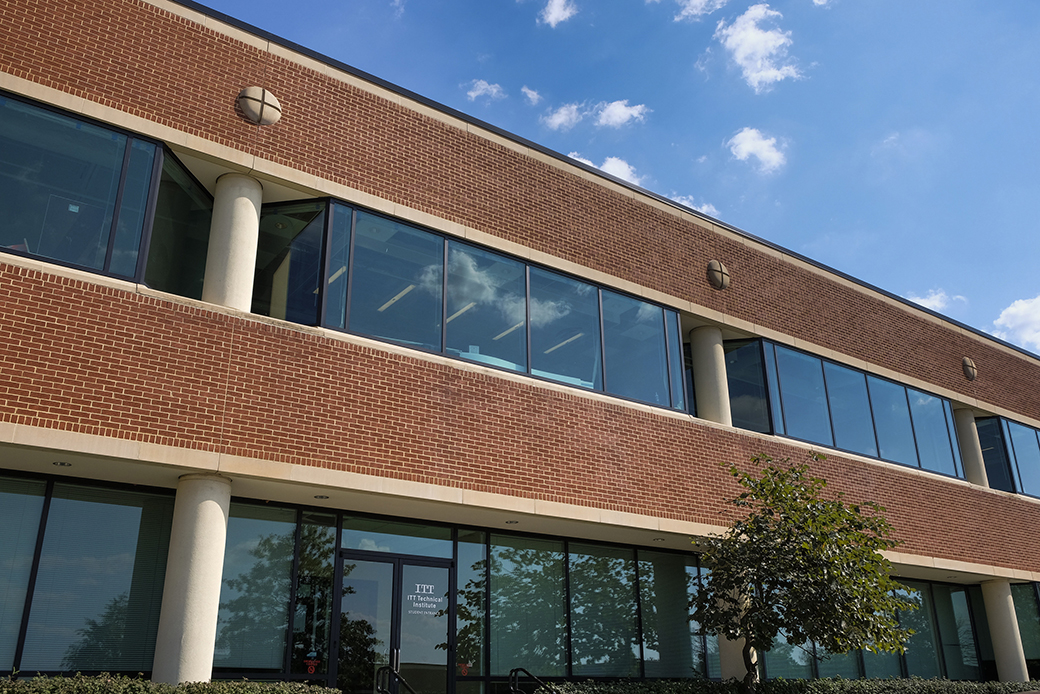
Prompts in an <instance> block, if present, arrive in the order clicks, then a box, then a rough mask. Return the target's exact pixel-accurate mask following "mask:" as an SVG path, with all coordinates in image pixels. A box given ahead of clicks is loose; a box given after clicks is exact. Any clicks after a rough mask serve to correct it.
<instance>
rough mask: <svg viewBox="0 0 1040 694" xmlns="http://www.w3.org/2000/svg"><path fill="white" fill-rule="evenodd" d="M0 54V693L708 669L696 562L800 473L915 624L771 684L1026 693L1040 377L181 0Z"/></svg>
mask: <svg viewBox="0 0 1040 694" xmlns="http://www.w3.org/2000/svg"><path fill="white" fill-rule="evenodd" d="M0 39H2V40H0V210H2V211H3V213H4V216H5V218H6V224H4V225H3V226H2V227H0V357H2V359H0V519H2V522H3V525H4V527H5V528H7V529H8V532H7V539H6V540H5V541H4V543H2V544H0V673H10V672H12V671H19V672H23V673H28V672H33V673H35V672H45V673H55V672H67V671H82V672H91V671H108V672H129V673H137V672H150V673H151V675H152V676H153V678H155V679H160V680H165V681H186V680H198V679H207V678H209V677H211V676H212V677H241V676H248V677H252V678H256V677H261V678H286V679H304V680H311V681H321V682H327V683H329V684H332V685H334V686H339V687H340V688H342V689H345V690H350V691H356V692H363V691H371V689H372V678H373V673H374V672H375V669H376V668H378V667H379V666H381V665H387V664H388V665H392V666H394V667H395V668H396V669H397V670H399V672H400V674H401V675H402V676H403V677H405V678H406V679H407V681H408V682H410V683H411V684H412V685H413V686H414V687H415V688H416V690H417V691H420V692H421V694H439V693H441V692H444V693H448V692H458V694H478V693H480V692H485V691H488V692H490V691H492V690H497V689H500V688H501V687H502V686H503V685H504V682H505V681H506V676H507V675H508V673H509V671H510V670H511V669H512V668H514V667H523V668H526V669H527V670H529V671H531V672H533V673H534V674H536V675H538V676H542V677H560V678H578V679H586V678H589V677H605V678H611V677H637V678H638V677H646V678H652V677H691V676H706V677H726V676H729V675H731V674H734V673H739V671H740V669H741V664H740V662H739V658H738V659H734V657H733V644H730V643H727V642H723V643H722V644H719V643H718V642H717V641H715V640H714V639H712V638H710V637H707V636H705V635H703V634H700V633H698V631H697V630H696V628H695V625H691V624H690V623H689V621H688V620H687V598H688V595H689V592H690V591H691V590H695V589H696V586H697V582H698V580H699V578H698V577H699V575H700V571H701V568H700V567H699V566H698V560H697V556H696V554H694V553H692V552H691V551H690V550H691V546H690V538H691V537H693V538H696V537H698V536H703V535H705V534H708V533H711V532H717V531H719V530H720V529H721V527H722V526H724V525H725V524H726V521H727V517H726V515H725V513H726V512H727V511H726V510H725V503H724V501H725V499H727V498H730V497H731V496H732V495H733V494H734V493H735V487H734V485H733V483H732V481H731V480H730V479H729V478H728V476H727V474H726V473H725V472H724V470H722V469H721V468H720V467H719V462H723V461H725V462H729V461H742V460H747V459H748V458H749V457H750V456H751V455H753V454H755V453H759V452H765V453H768V454H771V455H773V456H779V457H790V458H792V459H795V460H799V459H803V458H804V457H805V456H806V455H807V454H808V453H809V452H810V451H811V450H812V451H819V452H822V453H824V454H826V456H827V459H826V461H825V462H822V463H820V464H818V465H817V466H816V471H817V472H818V473H819V474H820V475H821V476H823V477H825V478H827V479H828V480H829V481H830V482H831V484H832V485H833V486H835V487H837V488H839V489H842V490H844V491H846V492H847V493H848V494H849V495H850V496H851V497H853V498H859V499H873V500H876V501H878V502H880V503H882V504H883V505H884V506H886V507H887V509H888V517H889V520H890V521H891V522H892V524H893V525H894V526H895V528H896V531H897V534H898V536H899V538H900V539H902V540H903V541H904V544H903V545H902V546H901V547H900V550H899V552H898V553H896V554H893V555H892V557H891V559H892V560H893V562H894V564H895V567H896V571H897V573H898V575H899V576H900V578H901V579H902V580H903V581H904V582H906V583H907V584H908V585H910V586H912V587H914V588H917V589H918V591H919V592H918V593H917V594H916V597H915V599H916V600H918V601H919V603H920V604H921V608H922V609H920V610H918V611H916V612H913V613H907V615H906V616H905V619H906V620H908V621H909V623H910V624H911V625H912V626H913V627H914V628H915V629H916V630H917V632H918V633H917V634H916V635H915V636H914V639H913V640H912V641H911V643H910V647H909V649H908V651H907V653H906V654H905V655H904V656H896V655H890V656H876V655H871V654H866V653H852V654H848V655H845V656H840V657H833V658H823V657H818V656H823V655H824V654H821V653H815V654H814V653H812V652H806V651H802V650H796V649H791V648H790V647H788V646H787V645H786V644H784V643H782V642H781V643H778V644H777V646H776V647H775V648H774V649H773V650H772V651H770V653H769V654H768V656H767V657H766V658H765V659H764V661H765V662H764V669H765V674H766V675H767V676H779V675H782V676H786V677H813V676H829V675H833V674H841V675H843V676H848V677H857V676H904V675H921V676H925V677H929V676H947V677H950V678H951V679H987V678H988V679H996V678H998V677H999V678H1000V679H1012V680H1013V679H1024V678H1026V677H1027V673H1028V672H1034V673H1035V672H1036V671H1037V670H1036V669H1035V668H1040V610H1038V603H1037V591H1036V583H1035V582H1036V581H1038V580H1040V545H1038V544H1037V543H1036V542H1035V533H1036V528H1037V527H1038V526H1040V504H1038V501H1037V497H1040V444H1038V440H1037V431H1038V428H1040V389H1038V388H1037V387H1035V384H1036V383H1038V382H1040V361H1038V359H1037V357H1036V356H1035V355H1032V354H1029V353H1027V352H1023V351H1022V350H1019V349H1017V348H1014V347H1012V346H1009V345H1007V344H1004V343H1002V342H1000V341H997V340H994V339H993V338H992V337H990V336H988V335H985V334H982V333H979V332H978V331H975V330H972V329H970V328H967V327H965V326H963V325H959V324H956V323H955V322H952V321H950V320H949V319H946V318H944V317H942V316H940V315H937V314H935V313H933V312H930V311H927V310H924V309H921V308H920V307H917V306H915V305H911V304H908V303H907V302H905V301H903V300H901V299H899V298H898V297H895V296H893V295H891V294H888V293H886V292H884V291H882V290H880V289H877V288H874V287H871V286H868V285H865V284H863V283H861V282H858V281H857V280H855V279H853V278H850V277H847V276H844V275H841V274H840V273H837V272H835V271H833V270H830V269H828V268H826V267H822V266H820V265H819V264H816V263H814V262H813V261H811V260H809V259H806V258H803V257H800V256H798V255H796V254H793V253H790V252H788V251H786V250H784V249H782V248H778V247H776V246H774V245H771V244H769V243H768V242H765V241H763V240H762V239H758V238H756V237H754V236H751V235H749V234H747V233H745V232H742V231H740V230H737V229H734V228H732V227H730V226H727V225H726V224H724V223H722V222H720V221H718V220H714V219H711V218H708V217H705V216H704V215H702V214H700V213H697V212H695V211H693V210H690V209H687V208H684V207H682V206H680V205H677V204H675V203H673V202H671V201H668V200H665V199H663V198H660V197H658V196H655V195H653V194H650V193H648V192H646V191H643V190H640V189H637V188H633V187H631V186H629V185H627V184H624V183H622V182H620V181H618V180H615V179H612V178H611V177H609V176H606V175H604V174H602V173H601V172H598V171H597V170H595V169H591V168H588V167H585V166H584V165H582V164H580V163H578V162H575V161H573V160H571V159H569V158H567V157H564V156H561V155H559V154H556V153H554V152H551V151H548V150H546V149H544V148H541V147H539V146H538V145H536V144H534V143H531V142H527V141H524V140H522V139H520V138H517V137H515V136H513V135H511V134H509V133H505V132H502V131H500V130H497V129H496V128H494V127H493V126H490V125H488V124H485V123H481V122H479V121H475V120H473V119H471V118H468V117H466V116H464V115H463V114H460V113H457V112H454V111H452V110H450V109H447V108H445V107H443V106H440V105H438V104H435V103H431V102H430V101H428V100H426V99H424V98H422V97H420V96H418V95H415V94H412V93H409V92H407V91H404V90H401V89H399V88H397V87H394V86H393V85H390V84H387V83H385V82H383V81H381V80H379V79H377V78H375V77H372V76H370V75H366V74H363V73H360V72H358V71H356V70H353V69H351V68H350V67H348V66H345V65H342V64H339V63H336V62H335V61H332V60H329V59H327V58H324V57H322V56H318V55H315V54H313V53H311V52H308V51H307V50H306V49H304V48H301V47H299V46H295V45H292V44H290V43H288V42H285V41H283V40H281V39H279V38H277V37H275V36H271V35H268V34H265V33H264V32H261V31H258V30H256V29H253V28H251V27H247V26H244V25H242V24H240V23H237V22H235V21H234V20H232V19H230V18H228V17H225V16H222V15H219V14H217V13H214V12H212V11H209V10H207V9H206V8H203V7H200V6H197V5H194V4H191V3H190V2H184V3H183V4H180V3H174V2H170V1H169V0H70V1H69V2H65V3H53V2H46V1H45V0H17V1H16V2H13V3H7V4H5V5H2V6H0ZM240 95H242V96H243V97H244V98H242V99H239V97H240ZM272 96H273V97H274V98H271V97H272ZM261 111H262V113H261ZM272 115H276V116H280V118H278V119H277V120H276V122H274V123H270V124H262V125H258V124H257V123H256V121H257V120H258V119H260V118H263V119H265V120H271V119H272ZM720 514H722V515H720Z"/></svg>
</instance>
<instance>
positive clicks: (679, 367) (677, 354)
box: [664, 311, 686, 410]
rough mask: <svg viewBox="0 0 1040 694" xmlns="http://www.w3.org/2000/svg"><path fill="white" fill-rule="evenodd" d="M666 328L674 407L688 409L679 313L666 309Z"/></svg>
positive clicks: (669, 374)
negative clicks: (684, 388) (684, 391)
mask: <svg viewBox="0 0 1040 694" xmlns="http://www.w3.org/2000/svg"><path fill="white" fill-rule="evenodd" d="M664 316H665V330H666V332H667V338H668V377H669V379H670V385H671V388H672V407H673V408H674V409H676V410H685V409H686V395H685V394H684V393H683V383H684V382H685V378H684V377H683V358H684V354H683V344H682V330H681V328H680V323H679V314H678V313H676V312H675V311H665V312H664Z"/></svg>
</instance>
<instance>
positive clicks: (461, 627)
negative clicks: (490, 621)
mask: <svg viewBox="0 0 1040 694" xmlns="http://www.w3.org/2000/svg"><path fill="white" fill-rule="evenodd" d="M485 541H486V536H485V535H484V533H482V532H480V531H476V530H460V531H459V568H458V574H457V579H456V580H457V581H458V588H457V596H458V598H457V600H458V604H457V606H456V612H455V641H456V643H455V656H456V657H455V662H456V664H457V667H456V671H455V674H456V675H460V676H463V677H464V676H466V675H482V674H484V672H485V670H484V638H485V636H486V634H485V625H484V615H485V614H486V610H487V547H486V545H485Z"/></svg>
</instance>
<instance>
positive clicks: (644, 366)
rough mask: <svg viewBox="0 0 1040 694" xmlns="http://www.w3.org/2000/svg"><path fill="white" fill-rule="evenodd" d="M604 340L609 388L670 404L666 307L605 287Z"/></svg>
mask: <svg viewBox="0 0 1040 694" xmlns="http://www.w3.org/2000/svg"><path fill="white" fill-rule="evenodd" d="M603 344H604V347H605V349H604V351H605V352H606V374H607V380H606V387H607V391H609V392H611V393H614V394H615V395H621V396H624V397H627V398H632V399H634V400H642V401H643V402H650V403H653V404H655V405H661V406H663V407H668V406H669V405H670V402H671V398H670V396H669V392H668V361H667V357H666V353H665V331H664V311H663V309H661V307H660V306H654V305H653V304H649V303H647V302H645V301H639V300H638V299H633V298H632V297H628V296H624V295H623V294H616V293H614V292H610V291H607V290H603Z"/></svg>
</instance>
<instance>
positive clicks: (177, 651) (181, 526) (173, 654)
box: [152, 475, 231, 684]
mask: <svg viewBox="0 0 1040 694" xmlns="http://www.w3.org/2000/svg"><path fill="white" fill-rule="evenodd" d="M230 503H231V480H229V479H227V478H226V477H221V476H219V475H185V476H183V477H181V479H180V482H179V483H178V484H177V499H176V501H175V502H174V506H173V527H172V529H171V531H170V553H169V558H168V560H167V562H166V582H165V584H164V586H163V598H162V611H161V612H160V613H159V631H158V634H157V636H156V639H155V659H154V662H153V665H152V680H153V681H155V682H167V683H169V684H180V683H181V682H206V681H209V679H210V677H211V675H212V673H213V648H214V646H215V644H216V636H217V610H218V609H219V606H220V582H221V578H222V573H223V568H224V545H225V542H226V540H227V519H228V507H229V505H230Z"/></svg>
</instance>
